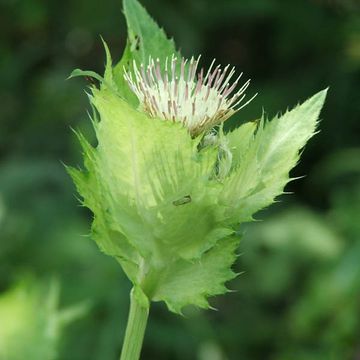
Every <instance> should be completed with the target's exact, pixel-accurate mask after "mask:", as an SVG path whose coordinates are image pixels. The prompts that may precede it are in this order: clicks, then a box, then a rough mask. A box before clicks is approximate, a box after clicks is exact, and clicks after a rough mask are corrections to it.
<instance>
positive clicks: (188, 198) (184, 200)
mask: <svg viewBox="0 0 360 360" xmlns="http://www.w3.org/2000/svg"><path fill="white" fill-rule="evenodd" d="M189 202H191V196H190V195H186V196H184V197H182V198H181V199H179V200H175V201H173V205H175V206H179V205H185V204H188V203H189Z"/></svg>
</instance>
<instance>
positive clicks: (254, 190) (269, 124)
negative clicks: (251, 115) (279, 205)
mask: <svg viewBox="0 0 360 360" xmlns="http://www.w3.org/2000/svg"><path fill="white" fill-rule="evenodd" d="M326 93H327V90H323V91H321V92H319V93H317V94H316V95H314V96H313V97H312V98H310V99H309V100H307V101H306V102H304V103H303V104H302V105H298V106H297V107H295V108H294V109H293V110H291V111H287V112H286V113H285V114H284V115H283V116H277V117H275V118H274V119H272V120H271V121H266V120H265V119H262V120H261V121H260V123H259V126H258V128H257V130H256V132H254V131H253V130H254V128H253V127H252V125H249V124H245V125H243V126H241V127H239V128H238V129H236V130H234V131H233V132H232V133H230V134H229V135H228V139H229V142H230V144H229V146H230V148H232V149H233V155H234V168H233V171H232V173H231V175H230V176H229V177H228V178H227V179H226V181H225V183H224V190H223V193H222V201H223V202H224V203H226V204H227V205H228V206H229V211H228V214H227V216H228V219H229V221H230V222H235V221H239V222H243V221H250V220H252V215H253V214H254V213H256V212H257V211H258V210H260V209H262V208H264V207H266V206H268V205H270V204H271V203H273V202H274V200H275V198H276V196H278V195H280V194H281V193H282V192H283V189H284V187H285V185H286V184H287V182H288V181H289V180H290V179H289V171H290V170H291V169H292V168H293V167H294V166H295V165H296V163H297V162H298V160H299V151H300V150H301V149H302V148H303V147H304V146H305V144H306V142H307V141H308V140H309V139H310V138H311V137H312V136H313V135H314V134H315V131H316V126H317V121H318V117H319V114H320V110H321V108H322V106H323V104H324V101H325V97H326ZM248 130H250V131H248Z"/></svg>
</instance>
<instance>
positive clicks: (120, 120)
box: [68, 0, 326, 360]
mask: <svg viewBox="0 0 360 360" xmlns="http://www.w3.org/2000/svg"><path fill="white" fill-rule="evenodd" d="M124 11H125V16H126V19H127V24H128V43H127V46H126V49H125V51H124V54H123V57H122V59H121V60H120V62H119V63H118V64H117V65H115V66H114V67H113V65H112V60H111V56H110V52H109V50H108V48H107V46H106V44H105V50H106V55H107V63H106V69H105V74H104V76H103V77H101V76H99V75H98V74H96V73H94V72H92V71H82V70H75V71H74V72H73V74H72V76H91V77H93V78H95V79H97V80H99V82H100V88H97V87H96V86H94V85H92V86H91V87H90V89H91V93H90V94H89V98H90V101H91V104H92V106H93V109H94V111H93V116H92V121H93V125H94V129H95V132H96V137H97V141H98V144H97V145H96V146H95V147H94V146H92V145H91V144H89V143H88V141H87V140H86V139H85V138H84V136H83V135H82V134H81V133H79V132H77V136H78V138H79V140H80V143H81V145H82V148H83V153H84V166H85V169H84V170H78V169H75V168H68V171H69V173H70V175H71V176H72V178H73V180H74V182H75V184H76V186H77V189H78V191H79V193H80V195H81V196H82V198H83V204H84V205H85V206H87V207H88V208H89V209H91V211H92V212H93V214H94V221H93V225H92V236H93V238H94V239H95V241H96V242H97V244H98V245H99V247H100V249H101V250H102V251H103V252H105V253H106V254H108V255H110V256H113V257H114V258H116V260H117V261H118V262H119V263H120V265H121V266H122V268H123V270H124V272H125V273H126V275H127V276H128V278H129V279H130V281H131V282H132V283H133V290H132V292H131V307H130V315H129V320H128V326H127V330H126V335H125V340H124V345H123V350H122V355H121V359H122V360H135V359H138V358H139V356H140V351H141V345H142V340H143V336H144V333H145V327H146V322H147V318H148V313H149V307H150V302H151V301H164V302H165V303H166V304H167V306H168V308H169V310H171V311H173V312H175V313H181V310H182V308H183V307H184V306H186V305H196V306H198V307H201V308H209V307H210V305H209V303H208V298H209V297H210V296H213V295H217V294H222V293H225V292H226V291H227V288H226V287H225V283H226V282H227V281H229V280H231V279H232V278H234V277H235V276H236V274H235V273H234V272H233V271H232V270H231V266H232V264H233V263H234V261H235V260H236V249H237V246H238V244H239V240H240V236H239V234H238V232H237V230H238V227H239V225H240V224H241V223H244V222H248V221H251V220H252V219H253V214H254V213H256V212H257V211H258V210H260V209H262V208H264V207H266V206H268V205H270V204H271V203H273V202H274V201H275V198H276V197H277V196H278V195H280V194H282V193H283V189H284V187H285V185H286V184H287V182H288V181H289V171H290V170H291V169H292V168H293V167H294V166H295V165H296V163H297V161H298V160H299V151H300V150H301V149H302V148H303V147H304V145H305V144H306V142H307V141H308V140H309V138H310V137H312V136H313V135H314V133H315V130H316V124H317V119H318V116H319V113H320V110H321V107H322V105H323V102H324V100H325V96H326V90H324V91H321V92H319V93H318V94H316V95H314V96H313V97H312V98H310V99H309V100H307V101H306V102H305V103H303V104H302V105H299V106H297V107H295V108H294V109H293V110H291V111H287V112H286V113H285V114H284V115H282V116H277V117H275V118H274V119H272V120H271V121H268V120H267V119H266V118H265V117H264V116H263V117H262V118H261V119H259V120H258V121H255V122H248V123H245V124H243V125H242V126H240V127H238V128H237V129H235V130H234V131H231V132H228V133H226V132H225V131H224V130H223V122H224V121H225V120H226V119H227V118H228V117H230V116H231V115H232V114H233V113H235V112H236V111H238V110H240V109H241V107H242V106H240V103H241V101H242V100H244V96H245V94H244V92H245V90H246V88H247V87H248V85H249V81H247V82H245V83H244V85H243V86H242V87H240V89H239V90H238V91H237V90H235V88H236V85H237V82H238V80H236V81H235V82H233V83H230V80H231V79H230V78H231V76H232V75H233V70H230V71H229V72H227V71H228V70H229V69H228V67H226V68H225V69H223V70H221V69H220V67H216V68H215V69H212V70H210V69H209V71H208V72H205V73H203V72H202V71H200V72H197V67H198V63H199V59H196V60H195V59H194V58H192V59H191V60H189V61H186V60H184V59H182V60H180V59H181V55H180V54H179V53H178V51H177V50H176V48H175V45H174V42H173V41H172V40H169V39H168V38H167V37H166V35H165V33H164V32H163V31H162V30H161V29H159V28H158V26H157V25H156V24H155V23H154V21H153V20H152V19H151V18H150V17H149V15H148V14H147V13H146V11H145V10H144V9H143V8H142V7H141V5H140V4H139V3H138V2H137V1H136V0H124ZM248 102H249V101H248ZM248 102H246V103H245V104H244V105H246V104H247V103H248Z"/></svg>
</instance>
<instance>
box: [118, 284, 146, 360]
mask: <svg viewBox="0 0 360 360" xmlns="http://www.w3.org/2000/svg"><path fill="white" fill-rule="evenodd" d="M148 316H149V307H148V306H146V307H144V306H143V305H142V304H140V303H139V302H138V301H137V299H136V297H135V296H134V289H132V290H131V293H130V312H129V318H128V322H127V325H126V331H125V339H124V343H123V347H122V350H121V355H120V360H139V358H140V353H141V347H142V343H143V339H144V335H145V329H146V324H147V320H148Z"/></svg>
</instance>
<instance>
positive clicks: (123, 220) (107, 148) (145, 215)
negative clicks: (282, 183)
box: [69, 89, 233, 294]
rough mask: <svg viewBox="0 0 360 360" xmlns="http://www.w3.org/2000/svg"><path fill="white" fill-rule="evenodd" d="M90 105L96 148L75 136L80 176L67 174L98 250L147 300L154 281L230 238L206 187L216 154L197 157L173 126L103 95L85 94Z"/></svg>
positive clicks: (212, 190)
mask: <svg viewBox="0 0 360 360" xmlns="http://www.w3.org/2000/svg"><path fill="white" fill-rule="evenodd" d="M91 101H92V103H93V105H94V106H95V107H96V109H97V111H98V113H99V116H100V121H99V122H96V121H94V126H95V131H96V135H97V139H98V145H97V147H96V148H94V147H92V146H91V145H90V144H89V143H88V142H87V141H86V140H85V139H84V138H83V136H82V135H80V134H79V135H78V136H79V139H80V142H81V144H82V147H83V152H84V158H85V161H84V165H85V167H86V171H80V170H77V169H73V168H69V172H70V174H71V175H72V177H73V179H74V181H75V183H76V185H77V188H78V191H79V193H80V194H81V195H82V197H83V199H84V200H83V202H84V205H85V206H87V207H89V208H90V209H91V210H92V211H93V213H94V223H93V228H92V230H93V231H92V233H93V237H94V238H95V240H96V241H97V243H98V244H99V246H100V248H101V249H102V250H103V251H104V252H105V253H107V254H108V255H111V256H114V257H115V258H117V259H118V261H119V262H120V263H121V265H122V266H123V268H124V270H125V272H126V273H127V275H128V276H129V278H130V279H131V280H132V281H133V282H134V284H137V285H138V286H140V287H141V286H142V285H143V288H142V290H143V291H146V293H147V294H150V293H151V291H152V288H153V287H157V281H153V280H152V279H153V278H154V276H155V275H154V274H161V273H162V272H163V271H164V270H165V269H169V268H171V266H173V264H175V263H176V264H177V265H176V266H177V267H178V264H179V263H183V264H186V263H187V262H189V261H194V260H199V259H202V255H203V254H204V253H206V252H207V251H208V250H209V249H211V248H212V247H213V246H214V245H215V244H216V243H217V242H218V241H219V240H220V239H223V238H225V237H227V236H229V235H230V234H232V233H233V230H232V229H231V228H229V227H225V226H223V224H222V222H221V219H222V218H223V211H224V208H223V207H222V206H220V205H219V204H218V194H219V192H220V191H221V186H220V184H219V183H218V182H217V181H215V180H211V174H212V172H213V168H214V166H215V163H216V160H217V151H216V149H215V148H206V149H203V150H202V151H198V145H199V141H200V140H199V139H192V138H191V137H190V136H189V134H188V132H187V130H186V129H185V128H183V127H182V126H181V125H179V124H178V123H172V122H166V121H162V120H159V119H150V118H148V117H147V116H146V115H145V114H143V113H140V112H138V111H136V110H134V109H133V108H132V107H131V106H129V105H128V104H127V103H126V102H125V101H124V100H122V99H121V98H120V97H119V96H117V95H116V94H114V93H113V92H111V91H109V90H107V89H102V90H96V89H93V95H92V97H91ZM180 260H181V261H182V262H181V261H180ZM177 267H176V268H177ZM156 276H157V275H156ZM149 279H151V281H150V280H149ZM150 282H151V283H152V284H151V287H150V288H149V285H148V284H149V283H150ZM219 286H220V285H219ZM202 292H203V291H202Z"/></svg>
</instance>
